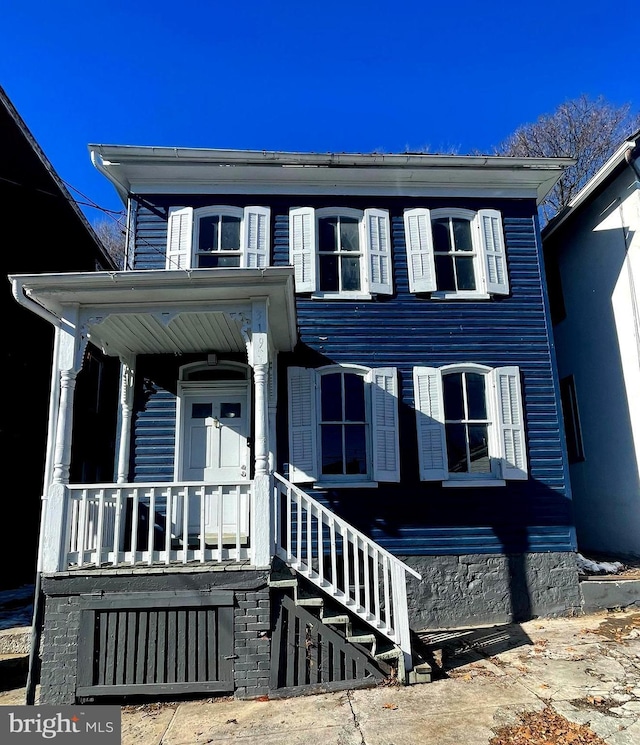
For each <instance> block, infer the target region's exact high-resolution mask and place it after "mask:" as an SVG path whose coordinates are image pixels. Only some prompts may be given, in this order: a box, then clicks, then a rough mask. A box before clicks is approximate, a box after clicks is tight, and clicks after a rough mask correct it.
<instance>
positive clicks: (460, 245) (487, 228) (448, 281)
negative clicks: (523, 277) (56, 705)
mask: <svg viewBox="0 0 640 745" xmlns="http://www.w3.org/2000/svg"><path fill="white" fill-rule="evenodd" d="M404 226H405V240H406V245H407V265H408V270H409V290H410V291H411V292H415V293H423V292H425V293H430V294H431V297H433V298H443V299H457V300H465V299H469V300H474V299H483V298H489V297H490V296H491V295H508V294H509V278H508V275H507V259H506V250H505V241H504V234H503V230H502V216H501V214H500V213H499V212H498V211H496V210H479V211H478V212H473V211H471V210H464V209H436V210H428V209H424V208H421V207H420V208H416V209H409V210H405V212H404Z"/></svg>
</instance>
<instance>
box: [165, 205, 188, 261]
mask: <svg viewBox="0 0 640 745" xmlns="http://www.w3.org/2000/svg"><path fill="white" fill-rule="evenodd" d="M192 240H193V208H192V207H171V208H170V209H169V221H168V225H167V261H166V265H165V266H166V268H167V269H189V268H190V267H191V244H192Z"/></svg>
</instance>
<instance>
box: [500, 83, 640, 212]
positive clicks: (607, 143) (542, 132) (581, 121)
mask: <svg viewBox="0 0 640 745" xmlns="http://www.w3.org/2000/svg"><path fill="white" fill-rule="evenodd" d="M638 129H640V113H635V114H632V113H631V107H630V105H629V104H625V105H624V106H613V105H612V104H610V103H608V102H607V101H606V100H605V99H604V98H603V97H602V96H599V97H598V98H596V99H591V98H589V97H588V96H586V95H583V96H580V97H579V98H575V99H572V100H569V101H565V102H564V103H562V104H560V106H558V108H557V109H556V110H555V111H554V112H553V113H552V114H543V115H542V116H540V117H539V118H538V120H537V121H536V122H534V123H532V124H523V125H522V126H521V127H518V129H516V131H515V132H514V133H513V134H512V135H511V136H510V137H508V138H507V139H506V140H505V141H504V142H502V143H500V144H499V145H498V146H497V147H496V149H495V152H496V155H507V156H512V157H528V156H532V157H538V158H541V157H542V158H544V157H550V158H576V160H577V162H576V164H575V165H574V166H571V167H570V168H567V169H566V170H565V172H564V174H563V176H562V178H561V179H560V181H559V182H558V183H557V184H556V186H555V187H554V188H553V189H552V190H551V192H550V193H549V195H548V196H547V198H546V199H545V200H544V202H543V203H542V205H541V206H540V212H541V219H542V221H543V223H546V222H547V221H548V220H550V219H551V218H552V217H553V216H554V215H555V214H557V213H558V212H559V211H560V210H562V209H563V208H564V207H566V206H567V205H568V203H569V202H570V200H571V199H572V198H573V197H574V196H575V195H576V194H577V193H578V192H579V191H580V189H581V188H582V187H583V186H584V185H585V184H586V183H587V181H588V180H589V179H590V178H591V177H592V176H593V175H594V174H595V173H596V172H597V171H598V169H599V168H600V167H601V166H603V165H604V164H605V163H606V161H607V159H608V158H609V157H610V156H611V155H612V154H613V152H614V151H615V149H616V148H617V147H618V146H619V145H620V144H621V143H622V142H623V140H624V138H625V137H628V136H629V135H630V134H631V133H632V132H635V131H636V130H638Z"/></svg>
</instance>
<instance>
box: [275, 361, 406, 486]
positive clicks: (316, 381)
mask: <svg viewBox="0 0 640 745" xmlns="http://www.w3.org/2000/svg"><path fill="white" fill-rule="evenodd" d="M290 370H293V371H294V373H293V374H294V377H295V379H296V380H302V385H303V386H307V385H308V387H309V389H312V390H313V392H312V393H311V399H312V401H311V403H312V406H311V411H310V412H309V414H310V415H309V419H308V422H307V425H306V427H307V432H306V435H307V439H306V442H307V443H309V446H310V447H311V448H312V450H313V451H314V454H315V457H314V459H313V462H310V461H307V462H306V463H305V464H304V469H300V468H298V467H297V466H296V464H292V463H289V474H290V479H291V481H293V482H294V483H311V484H312V487H313V488H314V489H319V490H322V489H329V488H367V487H375V486H377V484H378V482H379V481H381V480H382V479H380V478H378V476H379V475H385V476H388V478H384V481H388V482H399V480H400V449H399V442H398V437H397V435H398V416H399V412H398V398H399V386H398V377H397V369H396V368H370V367H366V366H363V365H355V364H335V365H325V366H323V367H319V368H314V369H311V368H296V367H294V368H290ZM303 370H306V372H307V373H308V377H307V376H306V375H305V374H304V373H303V372H302V371H303ZM332 373H351V374H356V375H360V376H361V377H362V378H364V382H365V414H366V420H365V423H366V455H367V475H364V474H343V475H336V474H327V475H325V476H324V477H323V474H322V452H321V449H322V448H321V438H320V421H321V411H322V400H321V385H320V380H321V377H322V376H323V375H329V374H332ZM376 375H379V376H381V377H383V378H384V380H385V381H392V387H393V388H394V390H393V391H392V393H391V395H393V396H394V398H395V410H394V411H393V412H392V418H393V422H391V424H390V422H389V421H385V422H384V423H383V425H382V429H381V430H380V431H378V430H377V429H376V428H375V427H374V417H375V412H374V400H373V397H374V395H375V391H374V386H376V382H375V381H374V376H376ZM291 380H292V378H291V374H290V375H289V383H288V389H289V440H290V442H289V450H290V453H289V458H290V460H291V450H292V447H293V443H292V437H293V436H294V435H293V433H294V429H295V428H294V424H293V419H294V417H293V416H292V415H293V411H292V407H293V401H292V395H293V394H292V391H291ZM376 390H377V389H376ZM382 390H383V391H384V392H383V395H385V392H386V390H387V389H386V388H383V389H382ZM387 412H388V410H387ZM298 413H299V412H296V417H295V419H296V421H299V417H298V416H297V415H298ZM385 417H386V414H385V415H383V419H384V418H385ZM390 426H392V429H393V431H394V433H395V435H396V437H395V443H394V447H395V451H394V452H393V453H391V462H392V463H395V466H392V468H391V469H389V470H385V469H384V468H383V466H382V465H381V464H380V462H379V456H378V455H377V452H376V445H378V444H379V441H378V440H377V439H376V436H377V435H379V434H381V432H382V431H383V430H384V428H385V427H386V428H387V429H388V428H389V427H390ZM299 433H300V429H299V428H298V429H295V437H296V438H297V437H298V436H299ZM295 441H296V443H297V442H298V441H297V439H296V440H295ZM298 444H299V443H298ZM388 455H389V453H388V451H387V450H385V453H384V458H385V465H386V462H387V460H386V459H387V456H388Z"/></svg>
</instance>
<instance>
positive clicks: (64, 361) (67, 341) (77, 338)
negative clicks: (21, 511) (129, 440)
mask: <svg viewBox="0 0 640 745" xmlns="http://www.w3.org/2000/svg"><path fill="white" fill-rule="evenodd" d="M57 342H58V343H57V345H56V347H57V358H56V359H55V360H54V368H57V370H58V371H59V385H56V386H55V388H56V389H57V390H52V391H51V400H52V402H53V401H56V400H57V412H56V411H55V407H52V414H54V415H55V426H54V427H53V433H52V434H53V436H54V437H55V442H54V443H53V447H52V450H53V464H52V482H51V483H50V484H48V485H45V492H46V493H45V495H44V497H45V498H46V500H47V506H46V512H45V520H46V525H45V526H44V527H43V530H42V544H41V556H42V570H43V571H44V572H56V571H60V570H62V569H64V568H65V567H64V561H65V542H66V539H67V524H68V522H69V515H68V503H67V498H66V496H67V486H66V485H67V484H68V483H69V466H70V463H71V440H72V430H73V400H74V394H75V389H76V377H77V375H78V371H79V370H80V367H81V366H82V358H83V354H84V350H85V347H86V339H83V338H82V336H81V334H80V331H79V330H78V326H77V324H76V325H75V326H72V325H71V323H69V324H68V326H67V327H66V328H64V329H60V330H59V331H58V332H57Z"/></svg>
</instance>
